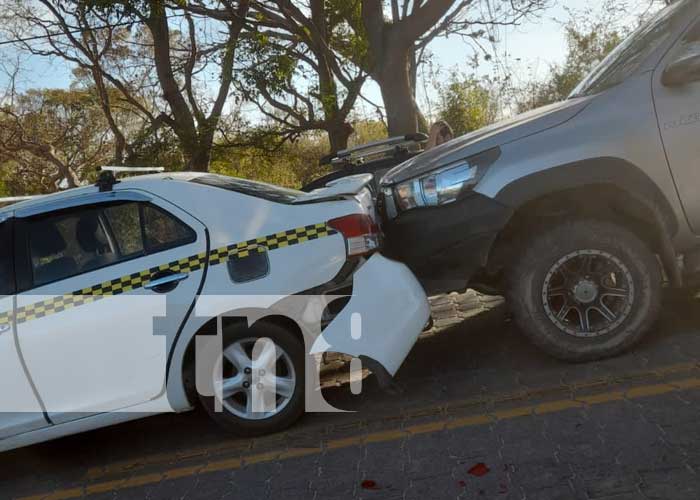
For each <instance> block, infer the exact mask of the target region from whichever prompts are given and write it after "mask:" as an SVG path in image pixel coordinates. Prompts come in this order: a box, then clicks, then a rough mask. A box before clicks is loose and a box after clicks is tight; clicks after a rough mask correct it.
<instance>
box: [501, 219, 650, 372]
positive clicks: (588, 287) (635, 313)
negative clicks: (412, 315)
mask: <svg viewBox="0 0 700 500" xmlns="http://www.w3.org/2000/svg"><path fill="white" fill-rule="evenodd" d="M509 281H510V285H509V289H508V300H509V302H510V305H511V308H512V310H513V314H514V317H515V321H516V323H517V325H518V326H519V327H520V329H521V330H522V331H523V332H525V334H527V336H528V337H529V338H530V339H531V340H532V341H533V342H534V343H535V344H536V345H538V346H539V347H541V348H542V349H544V350H545V351H547V352H548V353H549V354H551V355H552V356H554V357H556V358H559V359H562V360H566V361H574V362H579V361H590V360H596V359H602V358H606V357H610V356H615V355H617V354H620V353H622V352H623V351H625V350H627V349H629V348H630V347H632V346H633V345H634V344H636V343H637V342H638V341H639V340H640V339H641V338H642V336H643V335H644V334H645V333H646V332H647V331H648V330H649V329H650V328H651V326H652V325H653V324H654V321H655V320H656V318H657V316H658V313H659V307H660V300H661V269H660V265H659V263H658V260H657V259H656V257H655V256H654V254H653V253H652V252H651V251H650V249H649V248H648V247H647V245H645V244H644V243H643V242H642V241H641V240H640V239H639V238H638V237H637V236H636V235H634V234H633V233H632V232H630V231H628V230H627V229H625V228H624V227H621V226H618V225H615V224H612V223H609V222H604V221H596V220H573V221H568V222H566V223H563V224H561V225H558V226H555V227H552V228H551V229H548V230H545V231H544V232H541V233H539V234H538V235H536V236H535V237H534V238H533V239H532V240H531V241H530V242H529V245H528V246H527V248H526V250H525V252H524V254H523V255H522V257H521V258H520V259H519V261H518V262H517V263H515V266H514V268H513V270H512V273H511V276H510V280H509Z"/></svg>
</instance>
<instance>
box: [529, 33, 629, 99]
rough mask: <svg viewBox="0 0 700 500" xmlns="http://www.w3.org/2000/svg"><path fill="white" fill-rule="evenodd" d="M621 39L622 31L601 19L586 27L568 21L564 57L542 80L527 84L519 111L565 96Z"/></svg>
mask: <svg viewBox="0 0 700 500" xmlns="http://www.w3.org/2000/svg"><path fill="white" fill-rule="evenodd" d="M621 41H622V36H621V33H620V32H619V31H618V30H616V29H614V28H612V27H611V26H610V25H609V24H608V23H606V22H604V21H597V22H595V23H593V24H592V25H590V26H589V27H582V26H580V25H577V24H575V23H573V22H570V23H569V24H568V25H567V26H566V43H567V47H568V51H567V55H566V60H565V61H564V63H562V64H559V65H553V66H552V67H551V68H550V71H549V74H548V76H547V77H546V79H545V80H544V81H537V80H533V81H531V82H529V83H528V84H527V85H526V88H525V91H524V93H523V98H522V100H521V101H520V102H519V103H518V110H519V111H521V112H523V111H527V110H529V109H534V108H538V107H540V106H545V105H547V104H551V103H553V102H558V101H562V100H564V99H566V98H567V96H568V95H569V94H571V92H572V91H573V90H574V88H575V87H576V85H578V83H579V82H580V81H581V80H582V79H583V78H584V77H585V76H586V75H587V74H588V73H589V72H590V71H591V70H592V69H593V68H594V67H595V65H596V64H598V62H600V61H602V60H603V59H604V58H605V56H606V55H608V53H610V51H612V49H614V48H615V47H617V45H619V43H620V42H621Z"/></svg>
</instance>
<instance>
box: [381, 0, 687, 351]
mask: <svg viewBox="0 0 700 500" xmlns="http://www.w3.org/2000/svg"><path fill="white" fill-rule="evenodd" d="M699 192H700V2H697V1H695V0H681V1H678V2H675V3H673V4H672V5H670V6H668V7H666V8H665V9H663V10H662V11H660V12H659V13H658V14H657V15H655V16H654V17H653V18H652V19H651V20H649V22H647V23H646V24H645V25H643V26H641V27H640V28H639V29H638V30H637V31H635V32H634V33H633V34H632V35H631V36H629V37H628V38H627V39H626V40H625V41H624V42H622V43H621V44H620V45H619V46H618V47H617V48H616V49H615V50H614V51H613V52H612V53H611V54H610V55H609V56H608V57H607V58H606V59H605V60H603V61H602V62H601V63H600V64H599V65H598V66H597V67H596V68H595V69H594V70H593V71H592V72H591V73H590V74H589V75H588V76H587V77H586V78H585V79H584V80H583V81H582V82H581V83H580V84H579V86H578V87H577V88H576V89H575V91H574V92H573V93H572V94H571V96H570V97H569V98H568V99H567V100H566V101H564V102H561V103H557V104H554V105H551V106H547V107H544V108H541V109H537V110H534V111H531V112H529V113H526V114H523V115H520V116H516V117H515V118H512V119H510V120H508V121H504V122H501V123H497V124H495V125H493V126H490V127H487V128H484V129H481V130H478V131H476V132H474V133H471V134H468V135H465V136H463V137H460V138H457V139H455V140H453V141H450V142H448V143H446V144H443V145H442V146H439V147H437V148H434V149H431V150H429V151H426V152H425V153H423V154H421V155H418V156H415V157H414V158H411V159H410V160H408V161H407V162H405V163H403V164H402V165H399V166H398V167H396V168H394V169H392V170H390V171H389V172H388V173H387V174H386V175H385V176H384V177H383V179H382V180H381V194H380V200H379V205H380V207H381V210H382V212H383V218H384V229H385V232H386V235H387V241H388V245H389V251H390V254H391V255H393V256H395V257H397V258H399V259H401V260H403V261H404V262H406V263H408V264H409V266H410V267H411V268H412V269H413V270H414V272H415V273H416V274H417V275H418V276H419V277H420V278H421V280H422V282H423V284H424V286H425V287H426V289H427V290H428V291H429V292H445V291H450V290H459V289H464V288H465V287H467V286H471V287H473V288H476V289H479V290H482V291H485V292H490V293H499V294H504V295H506V297H507V298H508V300H509V303H510V307H511V309H512V311H513V313H514V316H515V319H516V321H517V324H518V325H519V327H520V328H521V329H522V331H524V332H525V333H526V334H527V335H528V336H529V337H530V338H531V339H532V341H534V342H535V343H536V344H537V345H538V346H540V347H542V348H544V349H545V350H546V351H548V352H549V353H551V354H552V355H554V356H556V357H558V358H561V359H565V360H570V361H585V360H592V359H599V358H602V357H606V356H612V355H615V354H618V353H620V352H622V351H624V350H626V349H628V348H630V347H631V346H633V345H634V344H635V343H636V342H637V341H638V340H639V339H640V338H641V337H642V336H643V335H644V333H645V332H647V331H648V330H649V329H650V328H651V327H652V325H653V324H654V322H655V320H656V318H657V314H658V311H659V308H660V295H661V288H662V286H663V283H664V281H667V282H668V283H670V285H672V286H674V287H681V286H683V285H684V284H685V285H689V284H693V283H694V282H695V280H696V277H697V276H698V274H699V272H700V195H699Z"/></svg>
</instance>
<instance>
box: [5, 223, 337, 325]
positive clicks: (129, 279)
mask: <svg viewBox="0 0 700 500" xmlns="http://www.w3.org/2000/svg"><path fill="white" fill-rule="evenodd" d="M335 234H338V231H336V230H335V229H333V228H331V227H330V226H328V224H326V223H325V222H322V223H320V224H312V225H309V226H303V227H298V228H296V229H290V230H288V231H283V232H280V233H275V234H270V235H268V236H262V237H260V238H255V239H252V240H248V241H242V242H240V243H234V244H231V245H228V246H225V247H221V248H216V249H214V250H211V251H210V252H209V254H207V253H206V252H202V253H199V254H197V255H192V256H190V257H186V258H184V259H179V260H176V261H172V262H169V263H166V264H161V265H159V266H156V267H152V268H150V269H146V270H144V271H141V272H138V273H133V274H129V275H127V276H122V277H121V278H116V279H113V280H111V281H106V282H104V283H100V284H97V285H94V286H91V287H88V288H83V289H82V290H76V291H75V292H73V293H70V294H68V295H57V296H53V297H51V298H49V299H46V300H43V301H39V302H36V303H34V304H29V305H26V306H24V307H20V308H18V309H17V316H16V321H17V324H21V323H25V322H27V321H32V320H35V319H40V318H44V317H46V316H50V315H53V314H57V313H60V312H63V311H66V310H68V309H73V308H74V307H79V306H82V305H85V304H91V303H93V302H96V301H98V300H102V299H104V298H105V297H113V296H116V295H121V294H123V293H128V292H131V291H134V290H138V289H140V288H143V287H144V286H146V285H147V284H148V283H149V282H150V281H151V280H152V279H153V276H154V275H156V274H157V273H162V272H166V271H167V272H173V273H185V274H189V273H193V272H195V271H199V270H200V269H202V268H203V267H204V266H205V265H206V264H207V263H208V264H209V265H210V266H217V265H219V264H224V263H226V262H228V261H229V260H231V259H245V258H246V257H249V256H250V254H251V253H255V252H257V253H263V252H267V251H273V250H278V249H280V248H286V247H289V246H293V245H298V244H301V243H305V242H307V241H312V240H317V239H319V238H324V237H326V236H332V235H335ZM11 321H12V313H10V312H7V313H4V314H0V326H3V325H7V324H9V323H10V322H11Z"/></svg>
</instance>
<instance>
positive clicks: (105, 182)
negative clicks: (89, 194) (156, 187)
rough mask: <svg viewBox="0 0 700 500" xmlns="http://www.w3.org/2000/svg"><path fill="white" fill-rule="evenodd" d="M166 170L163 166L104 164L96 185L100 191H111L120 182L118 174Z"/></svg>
mask: <svg viewBox="0 0 700 500" xmlns="http://www.w3.org/2000/svg"><path fill="white" fill-rule="evenodd" d="M156 172H165V169H164V168H163V167H122V166H109V165H108V166H104V167H100V175H99V176H98V178H97V182H96V183H95V186H97V187H98V188H99V189H100V193H104V192H106V191H111V190H112V188H113V187H114V185H115V184H119V182H120V181H119V180H118V179H117V175H116V174H135V173H156Z"/></svg>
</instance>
